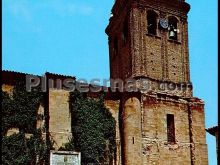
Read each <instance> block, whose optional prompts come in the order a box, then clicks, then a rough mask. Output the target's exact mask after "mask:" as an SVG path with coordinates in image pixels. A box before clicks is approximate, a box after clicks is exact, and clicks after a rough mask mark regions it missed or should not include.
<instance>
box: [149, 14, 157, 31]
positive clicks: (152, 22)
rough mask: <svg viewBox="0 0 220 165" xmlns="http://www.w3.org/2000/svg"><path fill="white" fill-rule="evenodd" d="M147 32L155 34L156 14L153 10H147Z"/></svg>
mask: <svg viewBox="0 0 220 165" xmlns="http://www.w3.org/2000/svg"><path fill="white" fill-rule="evenodd" d="M147 31H148V34H152V35H157V14H156V13H155V12H153V11H148V12H147Z"/></svg>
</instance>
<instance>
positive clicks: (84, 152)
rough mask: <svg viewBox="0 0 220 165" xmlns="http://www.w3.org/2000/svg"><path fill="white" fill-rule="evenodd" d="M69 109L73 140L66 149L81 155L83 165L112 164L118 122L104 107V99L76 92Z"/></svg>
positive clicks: (72, 94) (71, 95) (72, 95)
mask: <svg viewBox="0 0 220 165" xmlns="http://www.w3.org/2000/svg"><path fill="white" fill-rule="evenodd" d="M70 105H71V114H72V132H73V139H72V140H71V142H70V143H68V144H66V146H65V149H66V150H75V151H79V152H81V156H82V158H81V160H82V165H83V164H88V163H93V164H104V163H106V164H110V163H111V162H112V161H113V158H114V155H115V151H116V142H115V136H116V135H115V125H116V122H115V119H114V118H113V117H112V114H111V113H110V111H109V110H108V109H107V108H106V107H105V105H104V95H102V96H100V98H96V99H94V98H89V97H86V96H84V94H80V93H79V92H73V93H71V94H70Z"/></svg>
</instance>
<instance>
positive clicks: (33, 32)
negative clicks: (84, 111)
mask: <svg viewBox="0 0 220 165" xmlns="http://www.w3.org/2000/svg"><path fill="white" fill-rule="evenodd" d="M2 2H3V8H2V9H3V38H2V40H3V44H2V46H3V54H2V56H3V57H2V58H3V62H2V65H3V66H2V67H3V69H5V70H13V71H20V72H25V73H32V74H39V75H42V74H44V73H45V72H46V71H48V72H54V73H59V74H64V75H73V76H76V77H77V78H87V79H91V78H109V61H108V40H107V36H106V34H105V31H104V30H105V28H106V26H107V24H108V20H109V17H110V11H111V8H112V5H113V2H114V0H105V1H100V0H92V1H91V0H84V1H80V0H3V1H2ZM187 2H188V3H190V5H191V11H190V13H189V45H190V46H189V49H190V69H191V81H192V82H193V85H194V96H197V97H199V98H202V99H203V100H204V101H205V103H206V105H205V113H206V127H207V128H208V127H212V126H214V125H217V0H211V1H207V0H200V1H199V2H198V1H197V0H188V1H187ZM207 144H208V152H209V164H210V165H216V164H217V163H216V152H215V146H216V144H215V138H214V137H213V136H211V135H209V134H207Z"/></svg>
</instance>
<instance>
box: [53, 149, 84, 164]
mask: <svg viewBox="0 0 220 165" xmlns="http://www.w3.org/2000/svg"><path fill="white" fill-rule="evenodd" d="M80 164H81V154H80V153H79V152H73V151H51V152H50V165H80Z"/></svg>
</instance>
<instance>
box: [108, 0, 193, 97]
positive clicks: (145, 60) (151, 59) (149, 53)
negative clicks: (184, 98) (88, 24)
mask: <svg viewBox="0 0 220 165" xmlns="http://www.w3.org/2000/svg"><path fill="white" fill-rule="evenodd" d="M189 10H190V6H189V4H187V3H186V2H185V1H184V0H175V1H172V0H138V1H134V0H127V1H125V0H116V2H115V5H114V7H113V9H112V17H111V18H110V22H109V25H108V27H107V28H106V33H107V34H108V36H109V52H110V57H109V60H110V74H111V75H110V77H111V78H112V79H117V78H120V79H121V80H126V79H128V78H135V79H138V78H140V77H142V78H147V79H149V81H150V82H151V83H152V84H157V83H158V82H162V83H166V82H172V83H175V84H176V85H179V86H180V85H184V86H185V87H186V88H187V89H188V93H185V95H188V96H190V95H191V88H192V84H191V82H190V72H189V50H188V22H187V13H188V12H189ZM157 86H158V85H157ZM157 90H159V89H157ZM181 94H183V93H181ZM181 94H180V95H181Z"/></svg>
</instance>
